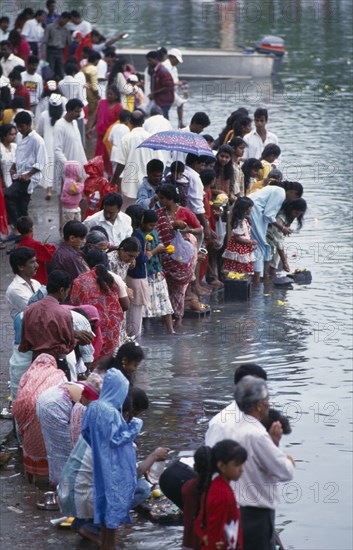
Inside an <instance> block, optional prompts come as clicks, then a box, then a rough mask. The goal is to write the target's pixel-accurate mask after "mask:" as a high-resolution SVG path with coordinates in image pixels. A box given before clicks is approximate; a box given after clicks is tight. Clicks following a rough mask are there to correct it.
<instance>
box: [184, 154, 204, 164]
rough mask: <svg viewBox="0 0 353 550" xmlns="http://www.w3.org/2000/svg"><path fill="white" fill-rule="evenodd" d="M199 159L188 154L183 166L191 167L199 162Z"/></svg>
mask: <svg viewBox="0 0 353 550" xmlns="http://www.w3.org/2000/svg"><path fill="white" fill-rule="evenodd" d="M200 158H201V157H199V156H198V155H194V153H188V154H187V155H186V159H185V164H186V166H193V165H194V164H195V163H196V162H200Z"/></svg>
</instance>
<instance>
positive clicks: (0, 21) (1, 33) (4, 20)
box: [0, 15, 10, 42]
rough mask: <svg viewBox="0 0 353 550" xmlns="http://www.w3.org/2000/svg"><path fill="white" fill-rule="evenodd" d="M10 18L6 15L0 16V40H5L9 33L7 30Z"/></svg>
mask: <svg viewBox="0 0 353 550" xmlns="http://www.w3.org/2000/svg"><path fill="white" fill-rule="evenodd" d="M9 26H10V19H9V17H7V16H6V15H4V16H3V17H0V42H2V41H3V40H7V39H8V37H9V34H10V31H9Z"/></svg>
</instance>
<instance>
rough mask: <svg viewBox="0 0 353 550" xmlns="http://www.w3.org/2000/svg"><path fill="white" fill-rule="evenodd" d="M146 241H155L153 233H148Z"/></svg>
mask: <svg viewBox="0 0 353 550" xmlns="http://www.w3.org/2000/svg"><path fill="white" fill-rule="evenodd" d="M146 241H149V242H151V241H153V237H152V235H150V234H148V235H146Z"/></svg>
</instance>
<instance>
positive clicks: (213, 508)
mask: <svg viewBox="0 0 353 550" xmlns="http://www.w3.org/2000/svg"><path fill="white" fill-rule="evenodd" d="M204 515H205V518H206V524H205V526H203V521H204ZM194 526H195V531H196V533H197V535H198V536H199V537H200V539H201V540H202V543H201V548H202V550H218V548H219V547H218V543H220V542H222V543H223V546H222V550H242V549H243V534H242V529H241V523H240V511H239V507H238V504H237V501H236V500H235V496H234V493H233V491H232V489H231V487H230V485H229V483H227V482H226V481H225V480H224V479H223V478H222V477H221V476H217V477H216V478H215V479H214V480H213V481H212V483H211V485H210V488H209V490H208V493H207V498H206V514H204V499H203V498H201V507H200V512H199V514H198V516H197V518H196V520H195V523H194ZM204 537H205V538H206V537H207V544H205V539H204ZM259 550H260V548H259Z"/></svg>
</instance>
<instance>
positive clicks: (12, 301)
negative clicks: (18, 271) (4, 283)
mask: <svg viewBox="0 0 353 550" xmlns="http://www.w3.org/2000/svg"><path fill="white" fill-rule="evenodd" d="M40 287H41V284H40V283H39V282H38V281H35V280H34V279H31V283H30V284H29V283H27V281H25V280H24V279H23V278H22V277H21V276H20V275H15V276H14V278H13V281H12V282H11V283H10V284H9V286H8V287H7V290H6V294H5V296H6V302H7V305H8V306H9V310H10V315H11V317H12V319H14V318H15V317H16V315H17V314H18V313H21V311H24V309H25V308H26V307H27V304H28V300H29V299H30V297H31V296H32V295H33V294H34V293H35V292H37V290H39V289H40Z"/></svg>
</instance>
